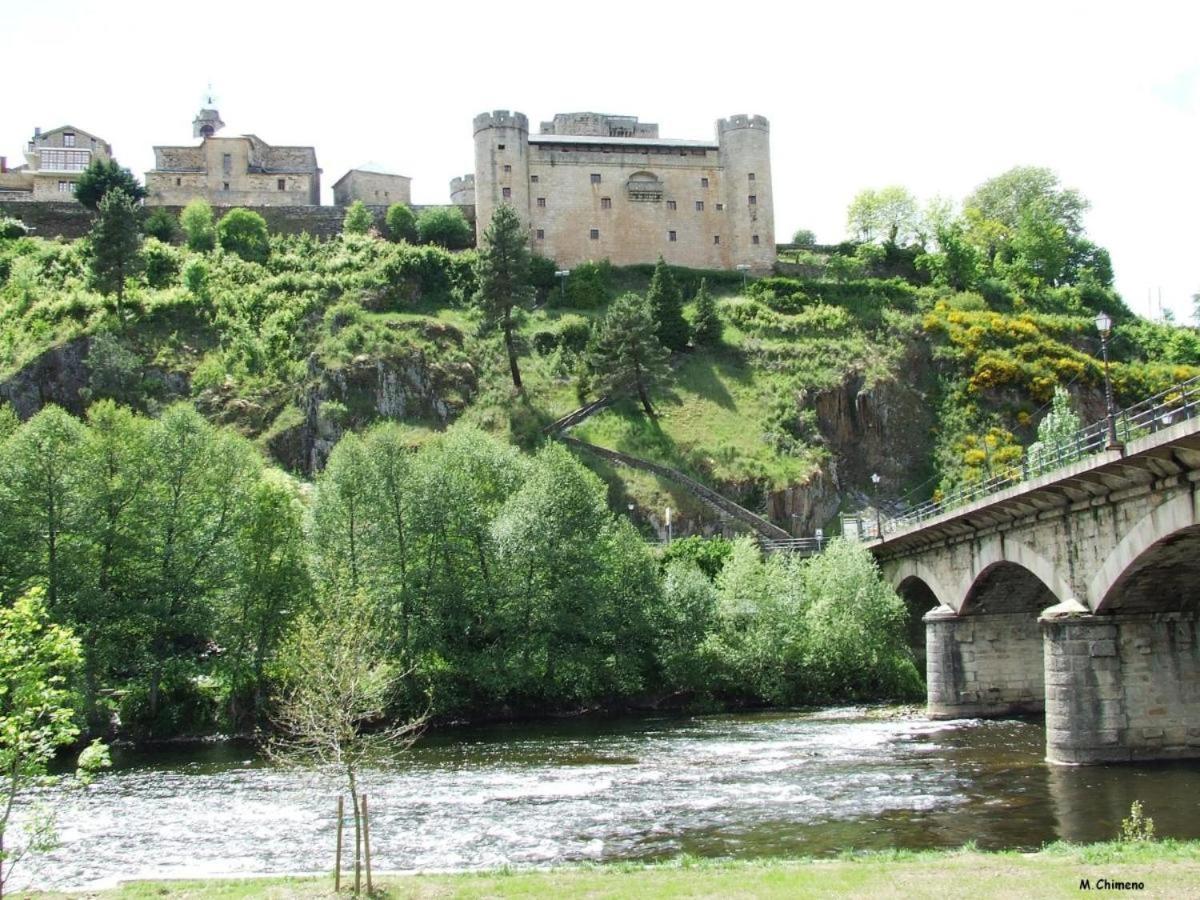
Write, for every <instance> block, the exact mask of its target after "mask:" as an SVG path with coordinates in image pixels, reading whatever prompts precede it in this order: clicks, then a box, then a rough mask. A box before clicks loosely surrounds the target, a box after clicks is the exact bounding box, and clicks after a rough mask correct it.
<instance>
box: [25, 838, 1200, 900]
mask: <svg viewBox="0 0 1200 900" xmlns="http://www.w3.org/2000/svg"><path fill="white" fill-rule="evenodd" d="M1085 878H1086V879H1089V880H1090V881H1091V883H1092V886H1093V887H1092V890H1093V891H1094V890H1096V884H1097V882H1098V881H1099V879H1102V878H1104V879H1108V880H1110V881H1133V882H1141V883H1143V884H1144V885H1145V890H1144V891H1138V892H1137V893H1138V894H1139V895H1140V896H1146V897H1185V896H1195V894H1196V886H1197V884H1200V841H1186V842H1182V841H1163V842H1161V843H1147V844H1117V843H1109V844H1094V845H1089V846H1072V845H1069V844H1053V845H1050V846H1049V847H1046V848H1045V849H1043V850H1042V851H1041V852H1039V853H1020V852H1016V851H1005V852H999V853H981V852H979V851H977V850H975V849H973V848H972V847H971V846H969V845H968V846H967V847H964V848H962V849H960V850H940V851H903V850H897V851H887V852H882V853H862V854H845V855H843V856H842V857H841V858H839V859H836V860H813V859H791V860H787V859H771V860H753V861H736V862H730V861H721V860H702V859H696V858H694V857H681V858H679V859H675V860H671V861H668V862H664V863H658V864H651V865H643V864H641V863H613V864H602V865H582V866H566V867H560V868H554V869H548V870H513V869H502V870H497V871H490V872H481V873H462V874H454V875H412V876H383V877H380V878H377V879H376V880H375V887H376V892H377V896H381V897H396V898H400V897H404V898H434V897H439V898H440V897H462V898H476V897H479V898H482V897H545V896H556V897H590V898H600V897H614V898H615V897H620V898H625V897H639V898H640V897H649V898H657V897H664V898H665V897H722V898H724V897H768V898H771V897H827V896H852V897H884V896H889V897H930V898H938V900H943V898H946V897H957V896H967V895H969V896H971V897H972V898H989V897H1077V896H1079V894H1080V880H1081V879H1085ZM331 881H332V879H331V878H330V877H324V878H258V879H227V880H223V879H214V880H208V881H157V882H131V883H129V884H125V885H122V886H120V887H118V888H115V889H113V890H109V891H100V892H95V893H93V892H89V893H88V895H87V896H89V897H98V898H124V900H145V898H151V897H154V898H158V897H171V898H177V900H191V898H201V897H219V898H229V900H235V898H236V900H241V898H298V897H325V896H333V891H332V883H331ZM343 885H345V882H344V883H343ZM343 889H344V890H345V887H343ZM1085 893H1086V892H1085ZM34 896H41V897H60V896H64V895H61V894H37V895H34Z"/></svg>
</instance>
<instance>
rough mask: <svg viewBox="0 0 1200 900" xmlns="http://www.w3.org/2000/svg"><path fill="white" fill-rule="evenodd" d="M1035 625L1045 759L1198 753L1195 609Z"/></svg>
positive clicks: (1199, 676)
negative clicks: (1040, 640)
mask: <svg viewBox="0 0 1200 900" xmlns="http://www.w3.org/2000/svg"><path fill="white" fill-rule="evenodd" d="M1040 621H1041V627H1042V631H1043V637H1044V641H1045V673H1046V675H1045V677H1046V759H1047V760H1048V761H1049V762H1052V763H1062V764H1066V765H1090V764H1094V763H1105V762H1127V761H1131V760H1145V759H1178V758H1184V757H1200V641H1198V633H1197V630H1198V626H1200V615H1198V614H1197V613H1195V612H1166V613H1124V614H1121V613H1118V614H1113V615H1090V614H1086V615H1078V614H1072V615H1064V616H1054V615H1047V616H1043V617H1042V619H1041V620H1040ZM930 681H931V683H932V678H931V679H930Z"/></svg>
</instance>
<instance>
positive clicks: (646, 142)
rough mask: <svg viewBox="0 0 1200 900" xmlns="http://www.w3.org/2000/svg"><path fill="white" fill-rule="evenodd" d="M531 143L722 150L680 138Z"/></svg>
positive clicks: (564, 137)
mask: <svg viewBox="0 0 1200 900" xmlns="http://www.w3.org/2000/svg"><path fill="white" fill-rule="evenodd" d="M529 143H531V144H573V145H579V146H588V145H591V146H608V147H629V148H630V149H631V150H632V149H636V148H639V147H675V148H677V149H693V150H719V149H721V145H720V144H718V143H717V142H716V141H689V140H682V139H680V138H631V137H602V136H598V135H590V134H589V135H584V134H531V135H530V136H529Z"/></svg>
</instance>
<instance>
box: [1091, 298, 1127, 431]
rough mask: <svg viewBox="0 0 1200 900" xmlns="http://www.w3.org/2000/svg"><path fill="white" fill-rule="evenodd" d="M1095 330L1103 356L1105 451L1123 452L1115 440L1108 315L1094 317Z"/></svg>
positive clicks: (1115, 426)
mask: <svg viewBox="0 0 1200 900" xmlns="http://www.w3.org/2000/svg"><path fill="white" fill-rule="evenodd" d="M1096 330H1097V331H1099V332H1100V353H1101V354H1102V355H1103V356H1104V406H1105V411H1106V415H1107V418H1108V445H1107V446H1106V447H1105V448H1104V449H1105V450H1123V449H1124V446H1123V445H1122V444H1121V442H1120V441H1119V440H1117V405H1116V403H1114V402H1113V387H1112V379H1111V378H1109V375H1108V333H1109V332H1110V331H1112V318H1111V317H1110V316H1109V315H1108V313H1103V312H1102V313H1100V314H1098V315H1097V316H1096Z"/></svg>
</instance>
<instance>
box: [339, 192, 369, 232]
mask: <svg viewBox="0 0 1200 900" xmlns="http://www.w3.org/2000/svg"><path fill="white" fill-rule="evenodd" d="M374 224H375V217H374V216H372V215H371V211H370V210H369V209H367V205H366V204H365V203H363V202H362V201H361V200H355V201H354V202H353V203H351V204H350V205H349V206H348V207H346V216H345V218H343V219H342V233H343V234H366V233H367V232H368V231H369V230H370V229H371V226H372V225H374Z"/></svg>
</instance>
